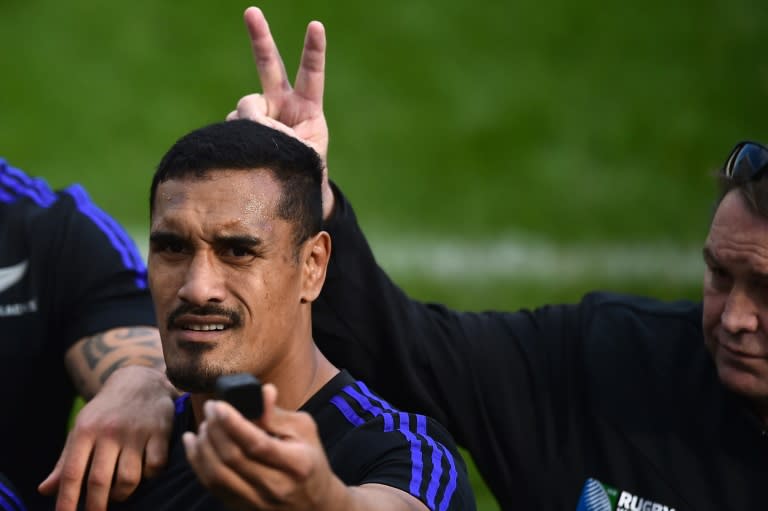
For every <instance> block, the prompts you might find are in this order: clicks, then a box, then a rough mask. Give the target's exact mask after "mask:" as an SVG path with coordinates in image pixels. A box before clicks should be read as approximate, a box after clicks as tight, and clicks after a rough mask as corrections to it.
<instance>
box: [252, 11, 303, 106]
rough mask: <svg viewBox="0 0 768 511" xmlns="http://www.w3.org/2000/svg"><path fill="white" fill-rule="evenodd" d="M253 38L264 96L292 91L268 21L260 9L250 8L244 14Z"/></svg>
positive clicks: (255, 59)
mask: <svg viewBox="0 0 768 511" xmlns="http://www.w3.org/2000/svg"><path fill="white" fill-rule="evenodd" d="M243 17H244V19H245V25H246V26H247V27H248V34H249V35H250V37H251V49H252V50H253V59H254V61H255V62H256V69H257V71H258V72H259V80H261V87H262V89H263V90H264V94H266V95H267V96H272V95H279V94H281V93H283V92H285V91H288V90H290V89H291V84H290V83H289V82H288V75H287V74H286V72H285V65H284V64H283V59H282V58H281V57H280V52H279V51H278V49H277V45H276V44H275V40H274V39H273V38H272V34H271V33H270V31H269V25H268V24H267V19H266V18H265V17H264V13H262V12H261V9H259V8H258V7H249V8H248V9H246V10H245V14H244V16H243Z"/></svg>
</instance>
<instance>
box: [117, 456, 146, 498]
mask: <svg viewBox="0 0 768 511" xmlns="http://www.w3.org/2000/svg"><path fill="white" fill-rule="evenodd" d="M141 467H142V449H141V448H136V447H134V448H128V447H123V449H122V450H121V451H120V454H119V458H118V461H117V472H116V474H115V479H114V483H113V485H112V488H111V489H110V491H109V496H110V498H112V499H114V500H117V501H119V502H120V501H123V500H125V499H127V498H128V496H130V494H131V493H133V491H134V490H135V489H136V487H137V486H138V485H139V482H140V481H141Z"/></svg>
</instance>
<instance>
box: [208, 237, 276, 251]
mask: <svg viewBox="0 0 768 511" xmlns="http://www.w3.org/2000/svg"><path fill="white" fill-rule="evenodd" d="M213 242H214V243H215V244H216V245H227V246H237V247H247V248H255V247H258V246H261V245H263V244H264V240H262V239H261V238H257V237H256V236H249V235H247V234H231V235H228V236H227V235H218V236H214V238H213Z"/></svg>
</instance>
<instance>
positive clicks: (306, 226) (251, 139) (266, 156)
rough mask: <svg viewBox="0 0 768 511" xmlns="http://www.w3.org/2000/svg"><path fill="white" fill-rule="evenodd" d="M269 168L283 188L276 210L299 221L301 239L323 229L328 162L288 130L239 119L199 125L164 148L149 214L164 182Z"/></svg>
mask: <svg viewBox="0 0 768 511" xmlns="http://www.w3.org/2000/svg"><path fill="white" fill-rule="evenodd" d="M258 169H268V170H270V171H271V172H272V173H273V175H274V176H275V179H277V181H278V182H279V183H280V187H281V189H282V194H281V197H280V200H279V201H278V206H277V214H278V216H279V217H280V218H282V219H284V220H288V221H289V222H292V223H293V224H294V236H295V241H296V245H297V246H298V245H300V244H301V243H302V242H304V241H305V240H306V239H308V238H309V237H310V236H313V235H314V234H317V233H318V232H320V229H321V226H322V222H323V205H322V193H321V185H322V177H323V163H322V161H321V159H320V156H318V154H317V153H316V152H315V151H314V150H313V149H312V148H311V147H309V146H307V145H306V144H304V143H303V142H301V141H299V140H298V139H296V138H293V137H291V136H289V135H286V134H285V133H283V132H281V131H278V130H275V129H273V128H270V127H267V126H264V125H263V124H259V123H256V122H253V121H249V120H245V119H240V120H234V121H226V122H219V123H215V124H210V125H208V126H204V127H202V128H199V129H196V130H194V131H192V132H190V133H188V134H186V135H184V136H183V137H181V138H180V139H179V140H177V141H176V143H175V144H173V146H172V147H171V148H170V149H169V150H168V152H167V153H165V156H163V159H162V160H161V161H160V164H159V165H158V166H157V170H156V171H155V175H154V177H153V178H152V187H151V188H150V192H149V212H150V217H151V215H152V213H153V212H154V204H155V195H156V193H157V187H158V186H159V185H160V183H163V182H165V181H168V180H170V179H184V178H196V179H202V178H204V177H205V176H206V175H208V174H209V173H211V172H216V171H221V170H243V171H248V170H258Z"/></svg>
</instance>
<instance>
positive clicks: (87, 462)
mask: <svg viewBox="0 0 768 511" xmlns="http://www.w3.org/2000/svg"><path fill="white" fill-rule="evenodd" d="M153 325H154V313H153V310H152V302H151V299H150V296H149V292H148V289H147V284H146V270H145V266H144V262H143V260H142V258H141V256H140V254H139V253H138V250H136V248H135V245H134V244H133V241H132V240H131V239H130V238H129V237H128V235H127V234H126V232H125V231H124V230H123V229H122V228H121V227H120V226H119V225H118V224H117V222H115V220H114V219H112V218H111V217H110V216H108V215H107V214H106V213H105V212H104V211H102V210H101V209H99V208H98V207H97V206H96V205H95V204H94V203H93V202H92V201H91V199H90V198H89V197H88V194H87V193H86V192H85V190H84V189H83V188H82V187H81V186H80V185H72V186H69V187H67V188H65V189H63V190H59V191H54V190H52V189H51V188H49V187H48V185H47V184H46V183H45V181H44V180H42V179H41V178H36V177H32V176H29V175H27V174H26V173H24V172H23V171H21V170H19V169H17V168H14V167H12V166H11V165H9V164H8V163H6V162H5V161H4V160H2V159H0V329H1V330H2V332H3V333H2V335H0V338H2V341H1V342H0V380H2V384H0V401H1V402H2V403H3V413H2V417H0V473H3V474H5V476H6V477H7V478H8V479H10V481H11V482H12V483H13V484H14V485H15V486H16V488H17V492H14V493H17V494H16V497H17V498H18V501H19V502H22V501H23V502H25V503H26V505H27V506H28V508H29V509H46V508H52V507H53V506H54V503H55V502H56V503H57V505H58V508H57V509H59V510H60V511H66V510H73V509H74V506H75V505H76V504H77V501H78V498H79V495H80V492H81V488H82V487H83V486H84V485H85V486H86V487H87V504H88V507H87V509H88V510H89V511H91V510H93V511H96V510H99V509H101V510H103V509H105V508H106V503H107V500H108V498H109V497H110V496H111V497H112V498H116V499H121V498H125V496H127V494H128V493H130V491H131V490H133V488H135V487H136V485H137V484H138V480H139V478H140V475H141V473H142V471H144V472H145V473H147V474H150V475H151V474H152V473H153V471H155V470H157V467H158V466H160V465H162V464H163V463H164V460H165V452H166V449H165V443H166V442H167V438H168V435H169V434H170V430H171V424H172V422H171V420H172V412H173V396H174V389H173V388H172V387H171V385H170V384H169V383H168V381H167V379H166V378H165V375H164V372H163V368H164V366H163V360H162V352H161V348H160V339H159V335H158V332H157V329H156V328H155V327H154V326H153ZM77 394H80V395H82V396H83V397H85V398H86V399H87V400H90V401H89V402H88V403H87V404H86V405H85V407H84V408H83V409H82V410H81V412H80V414H79V416H78V419H77V421H76V423H75V426H74V428H73V430H72V431H71V432H70V434H69V436H68V437H67V421H68V418H69V415H70V411H71V409H72V404H73V400H74V398H75V396H76V395H77ZM139 412H142V413H139ZM41 417H43V420H41ZM105 431H108V432H109V434H107V435H105V434H103V433H104V432H105ZM65 438H67V440H66V447H65ZM62 448H64V451H63V452H62ZM59 456H60V457H59ZM57 457H59V462H58V463H57V461H56V460H57ZM51 471H52V472H51ZM48 473H50V475H49V477H48V478H47V479H46V474H48ZM44 479H45V482H44V483H43V484H42V485H41V489H42V490H43V491H45V493H47V494H53V493H56V492H58V497H57V500H56V501H54V498H53V497H44V496H43V495H41V494H40V493H38V491H37V487H38V485H40V483H41V482H42V481H43V480H44ZM6 500H7V501H8V502H11V501H13V499H11V498H10V497H8V496H6Z"/></svg>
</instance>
